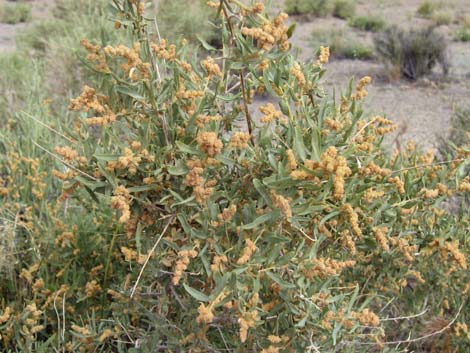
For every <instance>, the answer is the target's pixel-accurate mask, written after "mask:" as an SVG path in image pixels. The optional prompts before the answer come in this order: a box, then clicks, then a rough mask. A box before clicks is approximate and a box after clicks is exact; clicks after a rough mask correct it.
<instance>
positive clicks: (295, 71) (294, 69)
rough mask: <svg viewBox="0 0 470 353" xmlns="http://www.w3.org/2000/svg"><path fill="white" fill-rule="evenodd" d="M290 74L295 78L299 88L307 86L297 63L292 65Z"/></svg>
mask: <svg viewBox="0 0 470 353" xmlns="http://www.w3.org/2000/svg"><path fill="white" fill-rule="evenodd" d="M290 73H291V74H292V75H293V76H294V77H295V79H296V80H297V83H298V84H299V86H300V87H304V86H305V85H306V84H307V80H306V79H305V75H304V73H303V72H302V69H301V68H300V65H299V63H297V62H295V63H294V65H293V66H292V68H291V69H290Z"/></svg>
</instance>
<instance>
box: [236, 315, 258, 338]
mask: <svg viewBox="0 0 470 353" xmlns="http://www.w3.org/2000/svg"><path fill="white" fill-rule="evenodd" d="M257 320H258V312H257V311H256V310H252V311H250V312H247V313H244V314H242V315H241V316H240V317H239V318H238V323H239V325H240V341H241V342H242V343H243V342H245V341H246V339H247V338H248V330H249V329H250V328H254V327H255V326H256V321H257Z"/></svg>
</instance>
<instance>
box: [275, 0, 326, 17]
mask: <svg viewBox="0 0 470 353" xmlns="http://www.w3.org/2000/svg"><path fill="white" fill-rule="evenodd" d="M284 8H285V11H286V12H287V13H288V14H289V15H313V16H318V17H324V16H328V15H331V14H332V12H333V9H334V3H333V2H332V1H331V0H286V1H285V4H284Z"/></svg>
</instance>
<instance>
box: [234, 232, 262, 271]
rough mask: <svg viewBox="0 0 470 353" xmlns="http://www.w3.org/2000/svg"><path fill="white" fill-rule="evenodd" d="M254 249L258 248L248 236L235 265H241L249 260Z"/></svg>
mask: <svg viewBox="0 0 470 353" xmlns="http://www.w3.org/2000/svg"><path fill="white" fill-rule="evenodd" d="M256 250H258V248H257V247H256V245H255V243H254V242H253V241H252V240H251V239H249V238H247V239H245V247H244V248H243V251H242V256H241V257H240V258H239V259H238V260H237V265H243V264H246V263H247V262H248V261H250V259H251V257H252V256H253V254H254V253H255V251H256Z"/></svg>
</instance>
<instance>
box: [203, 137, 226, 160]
mask: <svg viewBox="0 0 470 353" xmlns="http://www.w3.org/2000/svg"><path fill="white" fill-rule="evenodd" d="M197 143H198V145H199V148H200V149H201V150H202V151H204V152H205V153H207V154H208V155H209V156H210V157H214V156H215V155H217V154H219V153H220V151H222V148H223V147H224V145H223V143H222V141H220V140H219V138H218V137H217V134H216V133H215V132H212V131H203V132H200V133H199V134H198V135H197Z"/></svg>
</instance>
